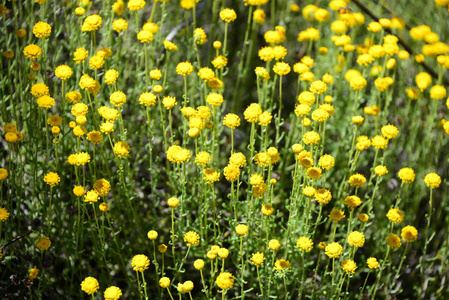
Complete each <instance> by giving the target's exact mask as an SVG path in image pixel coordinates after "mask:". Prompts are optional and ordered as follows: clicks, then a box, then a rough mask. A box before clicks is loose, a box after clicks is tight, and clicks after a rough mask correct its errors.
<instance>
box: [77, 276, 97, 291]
mask: <svg viewBox="0 0 449 300" xmlns="http://www.w3.org/2000/svg"><path fill="white" fill-rule="evenodd" d="M99 288H100V285H99V283H98V280H97V279H95V278H94V277H90V276H89V277H86V278H84V280H83V282H81V290H82V291H83V292H85V293H86V294H88V295H92V294H95V293H96V292H97V291H98V289H99Z"/></svg>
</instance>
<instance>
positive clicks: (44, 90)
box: [31, 83, 50, 98]
mask: <svg viewBox="0 0 449 300" xmlns="http://www.w3.org/2000/svg"><path fill="white" fill-rule="evenodd" d="M31 95H33V96H34V97H36V98H40V97H42V96H50V91H49V89H48V86H47V85H46V84H45V83H36V84H34V85H33V86H32V87H31Z"/></svg>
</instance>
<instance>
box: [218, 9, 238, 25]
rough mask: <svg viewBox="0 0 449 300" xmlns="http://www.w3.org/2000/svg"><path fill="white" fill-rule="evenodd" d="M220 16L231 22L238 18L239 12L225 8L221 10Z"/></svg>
mask: <svg viewBox="0 0 449 300" xmlns="http://www.w3.org/2000/svg"><path fill="white" fill-rule="evenodd" d="M220 18H221V19H222V20H223V21H225V22H226V23H230V22H232V21H234V20H235V19H236V18H237V14H236V13H235V11H234V10H233V9H230V8H225V9H223V10H222V11H221V12H220Z"/></svg>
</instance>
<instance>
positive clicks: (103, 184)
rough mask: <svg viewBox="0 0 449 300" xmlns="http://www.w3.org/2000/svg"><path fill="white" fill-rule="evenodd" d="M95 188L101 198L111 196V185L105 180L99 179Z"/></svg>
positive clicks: (95, 183)
mask: <svg viewBox="0 0 449 300" xmlns="http://www.w3.org/2000/svg"><path fill="white" fill-rule="evenodd" d="M93 188H94V190H95V191H96V192H97V193H98V195H99V196H101V197H104V196H106V195H107V194H109V191H110V190H111V183H110V182H109V181H107V180H106V179H104V178H102V179H98V180H97V181H95V182H94V185H93Z"/></svg>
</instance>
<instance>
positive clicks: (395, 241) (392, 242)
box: [386, 233, 402, 249]
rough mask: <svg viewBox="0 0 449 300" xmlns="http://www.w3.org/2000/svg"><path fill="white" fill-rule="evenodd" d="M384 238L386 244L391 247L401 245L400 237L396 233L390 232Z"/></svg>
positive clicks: (396, 247) (394, 247) (395, 247)
mask: <svg viewBox="0 0 449 300" xmlns="http://www.w3.org/2000/svg"><path fill="white" fill-rule="evenodd" d="M386 240H387V243H388V245H389V246H390V247H391V248H393V249H399V248H400V247H401V246H402V243H401V239H400V238H399V236H398V235H397V234H394V233H391V234H390V235H389V236H388V237H387V238H386Z"/></svg>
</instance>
